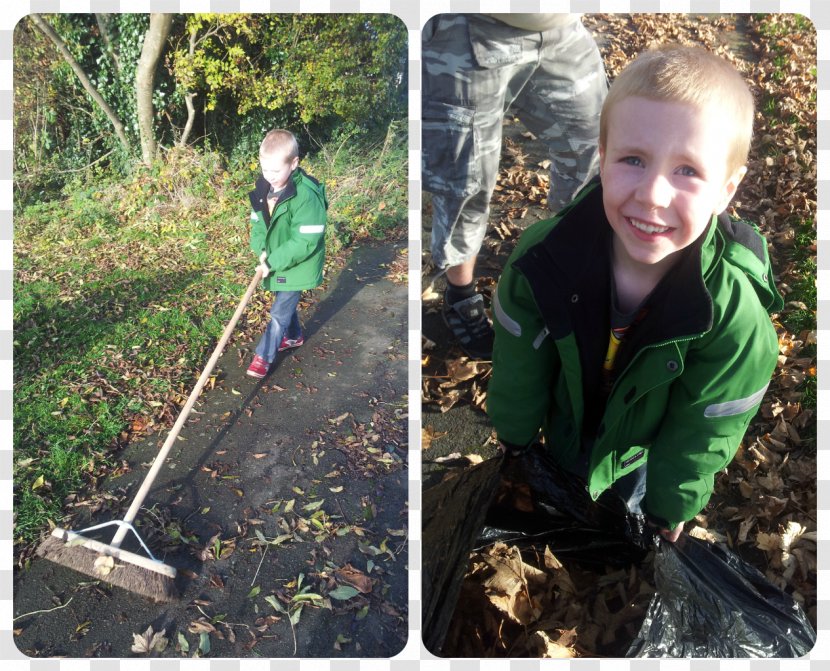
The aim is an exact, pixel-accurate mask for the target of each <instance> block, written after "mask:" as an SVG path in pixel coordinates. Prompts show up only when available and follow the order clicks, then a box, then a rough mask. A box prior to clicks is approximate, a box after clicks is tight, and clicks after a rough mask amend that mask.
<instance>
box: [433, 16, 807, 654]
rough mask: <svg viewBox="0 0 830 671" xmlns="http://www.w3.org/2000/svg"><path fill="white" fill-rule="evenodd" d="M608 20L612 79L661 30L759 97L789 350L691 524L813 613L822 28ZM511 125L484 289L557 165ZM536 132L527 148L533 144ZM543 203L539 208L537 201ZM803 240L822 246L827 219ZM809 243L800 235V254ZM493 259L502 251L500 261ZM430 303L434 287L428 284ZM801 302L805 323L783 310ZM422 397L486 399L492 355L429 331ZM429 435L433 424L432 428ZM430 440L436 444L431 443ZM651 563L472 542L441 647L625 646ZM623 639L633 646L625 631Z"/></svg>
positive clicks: (540, 210)
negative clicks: (813, 280) (594, 566)
mask: <svg viewBox="0 0 830 671" xmlns="http://www.w3.org/2000/svg"><path fill="white" fill-rule="evenodd" d="M584 21H585V23H586V25H587V26H588V27H589V29H591V30H592V31H593V32H594V34H595V35H596V36H597V41H598V43H599V45H600V49H601V51H602V54H603V57H604V60H605V64H606V69H607V72H608V75H609V78H610V79H613V77H614V76H615V75H616V74H617V73H618V72H619V71H620V70H621V69H622V67H624V66H625V64H627V63H628V62H629V61H630V60H631V59H632V58H633V57H634V56H636V54H637V53H639V52H640V51H641V50H643V49H644V48H646V47H648V46H649V45H651V44H655V43H662V42H669V41H674V42H682V43H689V44H702V45H704V46H706V47H707V48H709V49H711V50H713V51H715V52H717V53H719V54H720V55H722V56H724V57H726V58H728V59H729V60H730V61H732V62H733V63H734V64H735V65H736V66H737V67H738V69H739V70H740V71H741V72H742V73H744V75H745V76H746V79H747V81H749V82H750V83H751V86H752V88H753V92H754V94H755V96H756V101H757V114H756V128H755V135H754V140H753V147H752V151H751V154H750V160H749V166H748V168H749V170H748V174H747V177H746V178H745V180H744V182H743V184H742V186H741V189H740V190H739V193H738V195H737V198H736V200H735V201H733V204H732V207H733V208H734V209H733V214H737V215H739V216H741V217H743V218H746V219H749V220H751V221H754V222H756V223H758V225H759V226H760V227H761V230H762V232H763V233H764V234H765V236H766V237H767V239H768V241H769V243H770V245H769V250H770V254H771V256H772V260H773V266H774V268H775V270H776V274H777V285H778V288H779V291H780V292H781V293H782V295H783V296H784V297H785V301H786V302H787V305H786V307H785V309H784V310H783V311H782V313H780V314H777V315H773V322H774V324H775V326H776V328H777V331H778V334H779V346H780V347H779V350H780V356H779V365H778V367H777V369H776V371H775V373H774V376H773V379H772V382H771V384H770V387H769V389H768V391H767V393H766V396H765V398H764V402H763V405H762V408H761V411H760V413H759V414H758V416H757V417H756V419H755V421H754V422H753V424H752V425H751V426H750V428H749V431H748V432H747V435H746V437H745V439H744V441H743V443H742V445H741V448H740V450H739V452H738V454H737V456H736V458H735V460H734V461H733V462H732V464H730V465H729V467H728V468H727V469H725V470H724V471H723V472H722V473H720V474H719V476H718V478H717V481H716V488H715V493H714V495H713V496H712V499H711V502H710V504H709V506H707V508H706V509H705V510H704V511H702V512H701V514H700V515H698V516H697V517H696V519H695V520H694V521H693V523H691V524H690V525H687V528H688V529H689V530H690V533H692V534H693V535H696V536H698V537H700V538H704V539H706V540H709V541H712V542H724V543H726V544H727V545H728V546H729V547H730V548H732V549H733V550H734V551H735V552H737V553H738V554H739V555H740V556H742V557H743V558H744V559H746V560H747V561H749V562H750V563H751V564H753V565H754V566H756V567H757V568H758V569H759V570H761V572H762V573H764V574H765V575H766V576H767V578H768V579H769V580H770V581H771V582H772V583H774V584H775V585H777V586H779V587H780V588H782V589H783V590H785V591H786V592H788V593H789V594H791V595H793V596H794V598H795V599H796V600H797V601H799V602H800V603H802V604H803V606H804V609H805V611H806V612H807V614H808V616H809V618H810V620H811V621H812V622H813V624H814V625H815V622H816V532H815V530H816V440H815V435H816V429H815V421H816V418H815V412H814V410H812V409H810V407H813V408H814V407H815V401H814V400H813V401H812V402H810V403H808V404H807V405H808V406H810V407H807V408H805V407H804V400H805V399H804V394H805V388H808V386H809V385H807V384H805V383H807V382H811V381H812V383H813V388H814V382H815V376H816V330H815V328H816V325H815V312H814V310H813V311H812V320H810V319H809V317H810V313H811V310H810V309H809V308H807V306H805V305H804V304H803V303H801V302H800V301H793V300H792V298H791V297H790V296H789V295H790V293H791V291H792V288H791V287H792V286H793V285H794V284H795V283H796V282H797V281H798V279H799V274H800V276H801V279H802V280H803V273H804V268H803V265H804V264H803V262H802V260H801V259H803V256H802V257H799V256H797V255H795V254H794V247H796V246H797V242H796V239H797V232H796V228H797V227H798V226H801V227H802V230H803V226H804V222H808V225H809V223H810V222H815V214H816V163H815V156H816V144H815V143H816V33H815V30H814V29H812V27H811V26H805V22H804V20H803V19H800V18H799V17H795V16H792V15H719V16H714V17H713V16H691V15H676V14H651V15H648V14H639V15H585V17H584ZM524 139H525V140H526V143H524V142H523V143H521V144H517V143H516V142H515V141H511V140H510V139H509V138H507V137H506V138H505V145H504V149H503V157H502V168H501V174H500V181H499V187H498V188H497V190H496V193H495V194H494V197H493V203H492V215H491V217H492V219H491V221H492V222H493V226H492V231H491V232H490V233H489V234H488V238H487V240H486V243H485V250H484V252H483V254H482V257H483V263H481V264H480V268H479V270H480V271H482V272H483V273H484V275H485V276H484V277H483V278H482V279H481V280H480V283H479V289H480V290H482V291H483V292H484V293H485V294H489V293H490V292H491V291H492V288H493V286H494V284H495V281H496V279H497V277H498V272H499V270H500V267H501V264H502V263H503V261H504V259H505V258H506V255H507V254H509V252H510V250H511V249H512V247H513V245H514V244H515V241H516V239H517V238H518V235H520V233H521V230H522V228H524V227H526V225H527V222H526V221H525V219H526V218H527V219H529V220H530V222H531V224H532V222H533V221H535V220H537V219H539V218H543V217H545V216H546V214H545V211H544V208H545V206H546V203H545V192H546V190H547V180H548V177H547V165H546V162H545V161H543V160H540V158H541V156H542V154H538V157H537V158H530V156H531V155H534V156H535V155H536V152H534V151H533V140H534V138H532V136H530V135H529V134H527V135H526V136H525V138H524ZM524 144H527V146H528V147H530V149H528V150H527V151H528V152H530V154H529V153H527V152H526V151H525V150H523V148H522V145H524ZM529 214H530V216H528V215H529ZM812 226H813V233H812V235H813V238H812V245H811V246H810V245H808V246H807V249H806V253H807V254H808V255H810V254H811V255H812V259H813V260H815V250H816V248H815V224H814V223H812ZM804 252H805V250H804V249H802V250H801V253H802V254H803V253H804ZM488 260H489V262H490V264H489V265H488ZM423 299H424V310H425V311H429V310H430V309H435V304H436V303H435V302H434V299H437V295H435V294H434V293H430V292H429V291H428V292H427V293H425V294H424V296H423ZM794 311H800V312H802V313H806V314H807V315H808V319H807V320H806V322H804V321H803V320H802V323H806V324H807V326H806V328H801V329H800V330H798V332H793V331H790V330H788V329H787V328H786V326H785V325H784V324H785V323H786V322H788V321H790V320H788V319H787V317H788V316H789V315H790V314H791V313H792V312H794ZM422 362H423V372H424V376H423V385H422V392H423V401H424V403H425V404H436V405H437V406H438V407H440V409H441V411H442V412H445V411H448V410H450V409H451V408H452V407H453V406H454V405H456V404H458V403H461V402H463V403H469V404H472V405H474V406H475V407H478V408H480V409H484V407H485V403H486V394H487V381H488V378H489V375H490V364H489V362H481V361H471V360H469V359H467V358H466V357H463V356H458V353H457V351H455V350H452V349H451V350H449V352H444V351H442V348H440V347H435V345H434V343H431V342H429V341H426V340H425V341H424V349H423V360H422ZM424 431H425V434H424V438H425V440H424V445H425V446H428V445H429V443H430V440H431V439H433V438H434V437H435V436H433V435H432V434H430V427H428V426H427V427H425V429H424ZM425 449H426V447H425ZM648 572H649V569H648V563H647V562H646V564H644V565H643V566H641V567H640V568H635V567H632V568H631V569H629V570H628V571H620V570H612V569H608V570H607V572H606V573H605V574H603V575H601V576H600V577H599V578H597V575H596V574H595V573H594V574H593V575H592V576H582V575H580V574H579V572H578V571H577V570H571V569H570V567H569V568H568V569H565V568H564V567H563V566H562V565H561V563H560V562H559V561H558V560H557V559H556V558H555V557H554V556H553V555H552V554H551V553H550V552H549V551H547V552H545V553H544V554H543V555H542V556H539V557H535V558H529V557H525V558H524V559H523V558H522V556H521V555H520V553H519V551H518V550H517V549H516V548H515V547H509V546H505V545H503V544H496V545H494V546H491V547H490V548H488V549H486V550H482V551H481V552H477V553H475V554H474V555H473V556H472V557H471V561H470V566H469V571H468V574H467V577H466V579H465V583H464V586H463V591H462V595H461V598H460V600H459V605H458V609H457V612H456V614H455V617H454V620H453V622H452V624H451V626H450V629H449V632H448V635H447V639H446V644H445V646H444V649H443V654H451V655H454V656H455V655H457V656H516V657H520V656H532V657H538V656H542V657H563V656H564V657H570V656H583V655H607V654H620V653H621V652H624V651H625V640H626V639H628V640H629V641H630V638H631V637H632V636H633V632H634V631H636V630H637V629H638V628H639V623H640V621H641V620H642V616H643V613H644V607H645V605H646V604H647V602H648V600H649V598H650V595H651V593H652V592H653V587H652V586H651V584H650V582H649V578H648ZM620 646H622V648H621V647H620Z"/></svg>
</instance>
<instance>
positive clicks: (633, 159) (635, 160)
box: [621, 156, 698, 177]
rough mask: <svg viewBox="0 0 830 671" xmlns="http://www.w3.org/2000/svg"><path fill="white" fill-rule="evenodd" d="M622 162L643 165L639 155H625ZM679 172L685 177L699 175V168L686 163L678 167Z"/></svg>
mask: <svg viewBox="0 0 830 671" xmlns="http://www.w3.org/2000/svg"><path fill="white" fill-rule="evenodd" d="M621 162H622V163H625V164H626V165H631V166H635V167H639V166H642V165H643V161H642V159H640V158H639V157H638V156H625V157H623V159H622V161H621ZM677 173H678V174H679V175H682V176H683V177H697V175H698V173H697V170H695V169H694V168H692V167H691V166H688V165H684V166H682V167H680V168H678V169H677Z"/></svg>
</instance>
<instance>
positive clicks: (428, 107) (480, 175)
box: [422, 15, 539, 269]
mask: <svg viewBox="0 0 830 671" xmlns="http://www.w3.org/2000/svg"><path fill="white" fill-rule="evenodd" d="M534 35H535V36H537V39H536V43H537V44H536V45H535V47H538V43H539V40H538V34H537V33H527V32H526V31H519V30H517V29H514V28H511V27H510V26H506V25H505V24H503V23H501V22H499V21H496V20H495V19H488V18H487V17H468V16H466V15H440V16H438V17H435V18H433V19H432V20H431V21H430V22H429V23H428V24H427V26H425V28H424V43H423V49H422V63H423V77H422V103H423V106H422V130H423V138H422V139H423V142H422V157H423V171H422V180H423V186H424V190H426V191H429V192H430V193H432V205H433V218H432V241H431V251H432V260H433V263H434V264H435V265H436V266H437V267H438V268H440V269H446V268H448V267H452V266H460V265H462V264H464V263H465V262H469V261H470V260H473V262H474V260H475V256H476V255H477V254H478V251H479V250H480V248H481V243H482V241H483V239H484V235H485V233H486V230H487V221H488V216H489V212H490V207H489V206H490V198H491V196H492V194H493V190H494V188H495V185H496V179H497V177H498V168H499V159H500V157H501V141H502V121H503V118H504V113H505V111H506V110H507V108H508V107H509V106H510V103H511V102H512V100H513V99H514V98H515V96H516V95H517V94H518V92H519V91H520V90H521V88H522V87H523V86H524V85H525V83H526V82H527V81H528V79H529V78H530V75H531V74H532V72H533V70H534V68H535V63H536V60H537V54H536V48H535V47H534V44H533V42H534V37H533V36H534Z"/></svg>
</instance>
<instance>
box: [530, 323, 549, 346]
mask: <svg viewBox="0 0 830 671" xmlns="http://www.w3.org/2000/svg"><path fill="white" fill-rule="evenodd" d="M548 333H550V331H548V327H547V326H546V327H545V328H543V329H542V330H541V331H539V335H537V336H536V340H534V341H533V349H539V348H540V347H541V346H542V343H543V342H544V340H545V338H547V337H548Z"/></svg>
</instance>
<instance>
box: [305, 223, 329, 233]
mask: <svg viewBox="0 0 830 671" xmlns="http://www.w3.org/2000/svg"><path fill="white" fill-rule="evenodd" d="M323 228H324V226H323V224H315V225H313V226H300V233H322V232H323Z"/></svg>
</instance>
